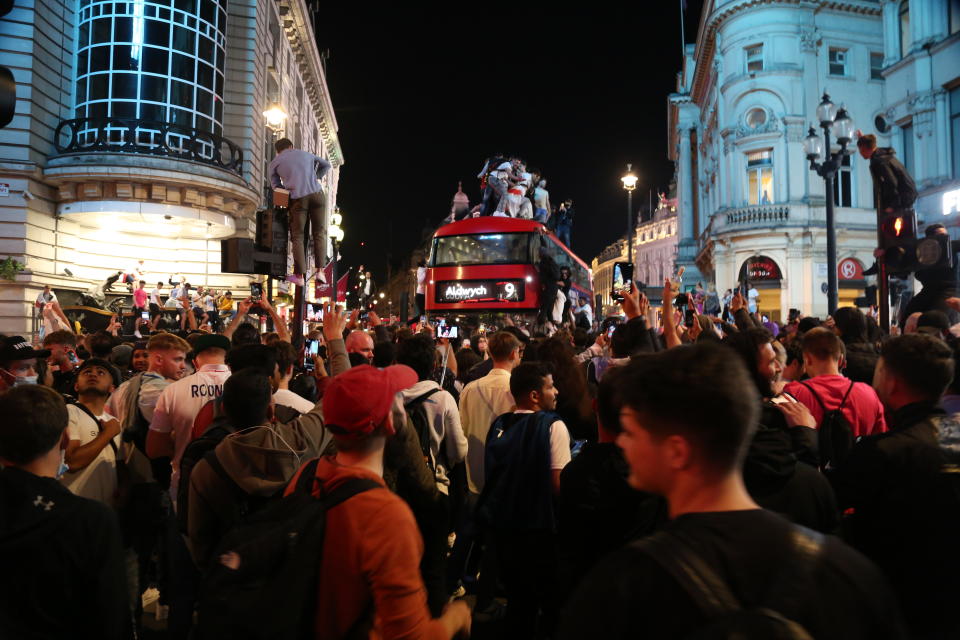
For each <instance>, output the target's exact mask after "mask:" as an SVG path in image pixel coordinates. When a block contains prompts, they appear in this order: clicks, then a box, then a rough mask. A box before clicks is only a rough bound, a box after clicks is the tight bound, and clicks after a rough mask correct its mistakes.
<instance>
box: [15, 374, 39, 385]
mask: <svg viewBox="0 0 960 640" xmlns="http://www.w3.org/2000/svg"><path fill="white" fill-rule="evenodd" d="M24 384H37V376H20V377H18V378H14V380H13V386H15V387H19V386H20V385H24Z"/></svg>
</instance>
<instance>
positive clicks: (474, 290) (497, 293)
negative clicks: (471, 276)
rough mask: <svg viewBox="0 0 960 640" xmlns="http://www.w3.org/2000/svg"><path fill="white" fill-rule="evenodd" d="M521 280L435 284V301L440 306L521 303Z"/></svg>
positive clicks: (452, 281)
mask: <svg viewBox="0 0 960 640" xmlns="http://www.w3.org/2000/svg"><path fill="white" fill-rule="evenodd" d="M523 297H524V290H523V282H522V281H521V280H446V281H441V282H438V283H437V291H436V300H437V302H438V303H441V304H454V303H460V302H465V303H470V304H476V303H480V302H522V301H523Z"/></svg>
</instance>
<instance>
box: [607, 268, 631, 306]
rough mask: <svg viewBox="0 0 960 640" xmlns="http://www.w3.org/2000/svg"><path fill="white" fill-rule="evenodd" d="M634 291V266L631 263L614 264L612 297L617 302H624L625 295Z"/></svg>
mask: <svg viewBox="0 0 960 640" xmlns="http://www.w3.org/2000/svg"><path fill="white" fill-rule="evenodd" d="M632 291H633V265H632V264H630V263H629V262H614V263H613V286H612V287H611V291H610V297H611V298H612V299H613V300H615V301H617V302H622V301H623V295H624V293H630V292H632Z"/></svg>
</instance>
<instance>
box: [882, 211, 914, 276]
mask: <svg viewBox="0 0 960 640" xmlns="http://www.w3.org/2000/svg"><path fill="white" fill-rule="evenodd" d="M881 215H882V218H881V220H880V248H881V249H883V262H884V264H886V265H887V268H888V269H890V271H892V272H895V273H899V272H908V271H912V270H913V268H914V266H915V265H916V254H915V250H916V244H917V218H916V214H914V212H913V210H905V211H896V212H894V213H885V214H881Z"/></svg>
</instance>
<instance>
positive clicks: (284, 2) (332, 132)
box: [279, 0, 344, 167]
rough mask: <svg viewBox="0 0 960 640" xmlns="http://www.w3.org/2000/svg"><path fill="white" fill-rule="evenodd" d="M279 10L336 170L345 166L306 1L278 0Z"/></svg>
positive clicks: (337, 128)
mask: <svg viewBox="0 0 960 640" xmlns="http://www.w3.org/2000/svg"><path fill="white" fill-rule="evenodd" d="M279 7H280V21H281V25H282V27H283V31H284V34H285V35H286V37H287V40H288V41H289V42H290V47H291V48H292V49H293V56H294V60H296V62H297V66H298V67H299V69H300V73H301V75H302V77H303V78H304V80H305V82H304V87H303V88H304V91H306V93H307V95H308V96H310V103H311V104H312V105H313V108H314V115H315V116H316V118H317V124H318V126H319V127H320V134H321V135H322V136H323V143H324V146H325V147H326V148H327V151H328V155H329V157H330V162H331V163H332V164H333V166H334V167H339V166H340V165H342V164H343V163H344V158H343V150H342V149H341V148H340V139H339V137H338V136H337V131H338V130H339V125H338V124H337V117H336V115H335V114H334V111H333V102H332V101H331V99H330V91H329V88H328V87H327V73H326V71H325V70H324V68H323V64H322V63H321V61H320V52H319V51H318V50H317V44H316V34H315V33H314V32H313V26H312V20H311V16H310V11H309V9H308V8H307V4H306V2H305V0H280V2H279Z"/></svg>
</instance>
